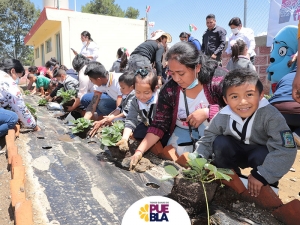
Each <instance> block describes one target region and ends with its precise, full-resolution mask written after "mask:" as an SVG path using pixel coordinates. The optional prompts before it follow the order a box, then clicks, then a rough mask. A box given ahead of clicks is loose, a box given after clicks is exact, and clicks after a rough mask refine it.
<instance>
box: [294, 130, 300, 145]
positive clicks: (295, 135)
mask: <svg viewBox="0 0 300 225" xmlns="http://www.w3.org/2000/svg"><path fill="white" fill-rule="evenodd" d="M293 136H294V140H295V142H296V144H297V146H298V147H300V137H299V136H298V135H297V134H296V133H295V132H293Z"/></svg>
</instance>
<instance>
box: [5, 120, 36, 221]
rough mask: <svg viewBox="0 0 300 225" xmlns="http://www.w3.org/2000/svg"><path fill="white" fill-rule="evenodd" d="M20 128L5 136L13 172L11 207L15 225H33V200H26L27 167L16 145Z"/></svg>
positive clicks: (8, 161)
mask: <svg viewBox="0 0 300 225" xmlns="http://www.w3.org/2000/svg"><path fill="white" fill-rule="evenodd" d="M19 131H20V128H19V127H18V126H17V127H15V129H11V130H9V131H8V134H7V135H6V136H5V142H6V149H7V163H8V168H10V171H11V180H10V195H11V205H12V208H13V212H14V218H15V225H32V224H33V211H32V202H31V200H26V193H25V187H24V186H25V181H26V180H25V167H24V166H23V160H22V157H21V156H20V155H19V154H18V147H17V145H16V143H15V139H16V137H18V136H19Z"/></svg>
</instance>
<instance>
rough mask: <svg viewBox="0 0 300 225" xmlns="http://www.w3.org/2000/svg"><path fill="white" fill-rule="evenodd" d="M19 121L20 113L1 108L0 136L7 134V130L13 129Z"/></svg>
mask: <svg viewBox="0 0 300 225" xmlns="http://www.w3.org/2000/svg"><path fill="white" fill-rule="evenodd" d="M17 122H18V115H17V114H16V113H15V112H13V111H10V110H6V109H3V108H0V137H3V136H5V135H6V134H7V131H8V130H10V129H13V128H14V127H15V125H16V124H17Z"/></svg>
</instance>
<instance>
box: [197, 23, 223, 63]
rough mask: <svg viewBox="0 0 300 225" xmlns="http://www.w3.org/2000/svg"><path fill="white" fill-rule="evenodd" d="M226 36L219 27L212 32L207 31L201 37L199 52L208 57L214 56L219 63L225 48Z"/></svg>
mask: <svg viewBox="0 0 300 225" xmlns="http://www.w3.org/2000/svg"><path fill="white" fill-rule="evenodd" d="M226 34H227V32H226V30H225V29H224V28H222V27H219V26H216V27H215V28H214V29H212V30H208V29H207V30H206V31H205V32H204V34H203V36H202V46H201V51H202V52H203V53H204V54H205V55H207V56H209V57H210V56H211V55H212V54H215V55H216V56H217V61H219V60H220V59H221V55H222V51H223V49H224V48H225V43H226Z"/></svg>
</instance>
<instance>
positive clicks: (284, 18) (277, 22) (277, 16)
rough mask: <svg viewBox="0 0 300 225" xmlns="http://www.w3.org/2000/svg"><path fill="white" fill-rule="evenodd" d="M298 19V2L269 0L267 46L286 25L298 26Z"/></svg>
mask: <svg viewBox="0 0 300 225" xmlns="http://www.w3.org/2000/svg"><path fill="white" fill-rule="evenodd" d="M299 19H300V0H271V1H270V11H269V23H268V35H267V46H271V45H272V41H273V38H274V37H275V36H276V34H277V33H278V31H279V30H281V29H282V28H283V27H285V26H287V25H296V26H297V25H298V20H299Z"/></svg>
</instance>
